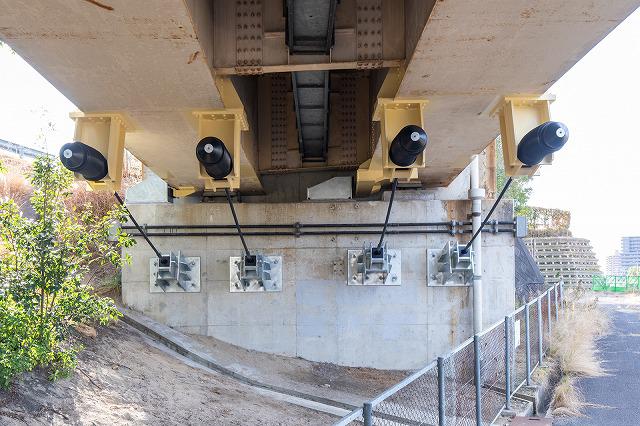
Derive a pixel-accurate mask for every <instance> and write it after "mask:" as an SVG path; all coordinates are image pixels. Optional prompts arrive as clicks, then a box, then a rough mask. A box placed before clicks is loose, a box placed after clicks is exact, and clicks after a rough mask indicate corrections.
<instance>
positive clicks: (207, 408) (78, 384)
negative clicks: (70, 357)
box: [0, 323, 337, 426]
mask: <svg viewBox="0 0 640 426" xmlns="http://www.w3.org/2000/svg"><path fill="white" fill-rule="evenodd" d="M80 339H81V340H82V343H83V344H84V346H85V350H84V351H83V352H81V354H80V356H79V362H78V368H77V370H76V372H75V374H74V375H73V376H72V377H70V378H69V379H63V380H59V381H56V382H50V381H48V380H47V378H46V373H45V372H44V371H35V372H32V373H27V374H24V375H23V376H21V377H20V379H19V380H18V381H17V382H16V383H15V384H14V386H13V387H12V388H11V389H9V390H8V391H2V390H0V425H3V426H5V425H8V426H9V425H11V426H12V425H109V426H113V425H132V424H135V425H214V424H215V425H283V426H288V425H292V426H293V425H329V424H332V423H333V422H334V421H335V420H336V419H337V418H335V417H332V416H329V415H327V414H323V413H319V412H316V411H313V410H309V409H306V408H303V407H299V406H297V405H292V404H289V403H286V402H282V401H276V400H272V399H270V398H268V397H266V396H263V395H260V394H258V393H256V391H255V390H254V389H253V388H251V387H248V386H245V385H242V384H240V383H238V382H236V381H234V380H232V379H230V378H228V377H226V376H222V375H220V374H216V373H212V372H209V371H205V370H203V369H200V368H196V367H194V366H191V365H188V364H185V363H184V362H183V361H182V360H180V359H178V358H176V357H175V356H173V355H172V354H170V353H168V352H166V351H163V350H161V348H158V347H156V346H155V344H154V342H152V341H151V340H149V339H148V338H146V337H145V336H143V335H142V334H141V333H139V332H138V331H135V330H134V329H133V328H131V327H129V326H127V325H125V324H122V323H120V324H118V325H116V326H114V327H111V328H100V329H98V335H97V337H96V338H91V337H84V336H83V337H80Z"/></svg>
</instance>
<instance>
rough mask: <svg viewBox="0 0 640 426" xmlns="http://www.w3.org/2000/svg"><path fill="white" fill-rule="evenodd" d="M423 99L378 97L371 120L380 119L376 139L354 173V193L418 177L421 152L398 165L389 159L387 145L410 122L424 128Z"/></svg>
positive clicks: (368, 191)
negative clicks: (366, 156) (406, 163)
mask: <svg viewBox="0 0 640 426" xmlns="http://www.w3.org/2000/svg"><path fill="white" fill-rule="evenodd" d="M427 103H428V101H427V100H425V99H393V98H378V101H377V102H376V106H375V109H374V113H373V121H379V122H380V142H379V143H378V145H377V146H376V149H375V151H374V153H373V156H372V157H371V159H370V160H368V161H366V162H365V163H363V164H362V165H361V166H360V168H359V169H358V171H357V174H356V194H357V195H359V196H366V195H368V194H371V193H372V192H376V191H379V190H380V187H381V185H382V183H384V182H386V181H391V180H393V179H394V178H398V180H399V181H405V182H408V181H410V180H412V179H417V178H418V169H420V168H423V167H424V166H425V165H426V156H425V153H424V152H422V153H421V154H420V155H418V157H417V158H416V161H415V162H414V163H413V164H411V165H410V166H408V167H399V166H397V165H396V164H394V163H393V162H392V161H391V160H390V159H389V146H390V144H391V141H393V139H394V138H395V136H396V135H397V134H398V132H399V131H400V130H401V129H403V128H404V127H405V126H408V125H410V124H413V125H416V126H419V127H420V128H422V129H424V108H425V106H426V104H427Z"/></svg>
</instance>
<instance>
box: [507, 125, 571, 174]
mask: <svg viewBox="0 0 640 426" xmlns="http://www.w3.org/2000/svg"><path fill="white" fill-rule="evenodd" d="M568 139H569V129H568V128H567V126H565V125H564V124H562V123H559V122H557V121H547V122H546V123H544V124H541V125H539V126H538V127H536V128H534V129H532V130H530V131H529V133H527V134H526V135H524V137H523V138H522V140H521V141H520V143H519V144H518V160H520V161H521V162H522V163H524V164H525V165H526V166H529V167H531V166H535V165H537V164H539V163H540V162H541V161H542V160H543V159H544V157H546V156H547V155H549V154H551V153H553V152H556V151H558V150H559V149H560V148H562V147H563V146H564V144H565V143H567V140H568Z"/></svg>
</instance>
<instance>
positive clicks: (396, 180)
mask: <svg viewBox="0 0 640 426" xmlns="http://www.w3.org/2000/svg"><path fill="white" fill-rule="evenodd" d="M397 188H398V178H394V179H393V184H392V185H391V197H389V207H387V217H386V218H385V219H384V227H383V228H382V234H380V241H378V248H380V247H382V243H383V242H384V236H385V234H386V233H387V225H389V216H391V206H393V197H394V195H395V194H396V189H397Z"/></svg>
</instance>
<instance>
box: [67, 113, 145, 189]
mask: <svg viewBox="0 0 640 426" xmlns="http://www.w3.org/2000/svg"><path fill="white" fill-rule="evenodd" d="M69 116H70V117H71V119H73V120H74V121H75V124H76V127H75V132H74V140H75V141H79V142H82V143H84V144H86V145H89V146H90V147H92V148H95V149H97V150H98V151H99V152H100V153H101V154H102V155H103V156H104V157H105V158H106V159H107V166H108V169H109V171H108V174H107V176H105V177H104V179H102V180H101V181H98V182H87V183H88V184H89V187H90V188H91V189H93V190H96V191H98V190H108V191H118V190H119V189H120V184H121V181H122V166H123V159H124V138H125V133H126V132H127V131H131V130H133V126H132V125H131V123H130V122H129V121H128V119H127V118H126V117H125V115H124V114H121V113H98V112H96V113H83V112H72V113H71V114H69ZM76 177H79V175H76Z"/></svg>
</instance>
